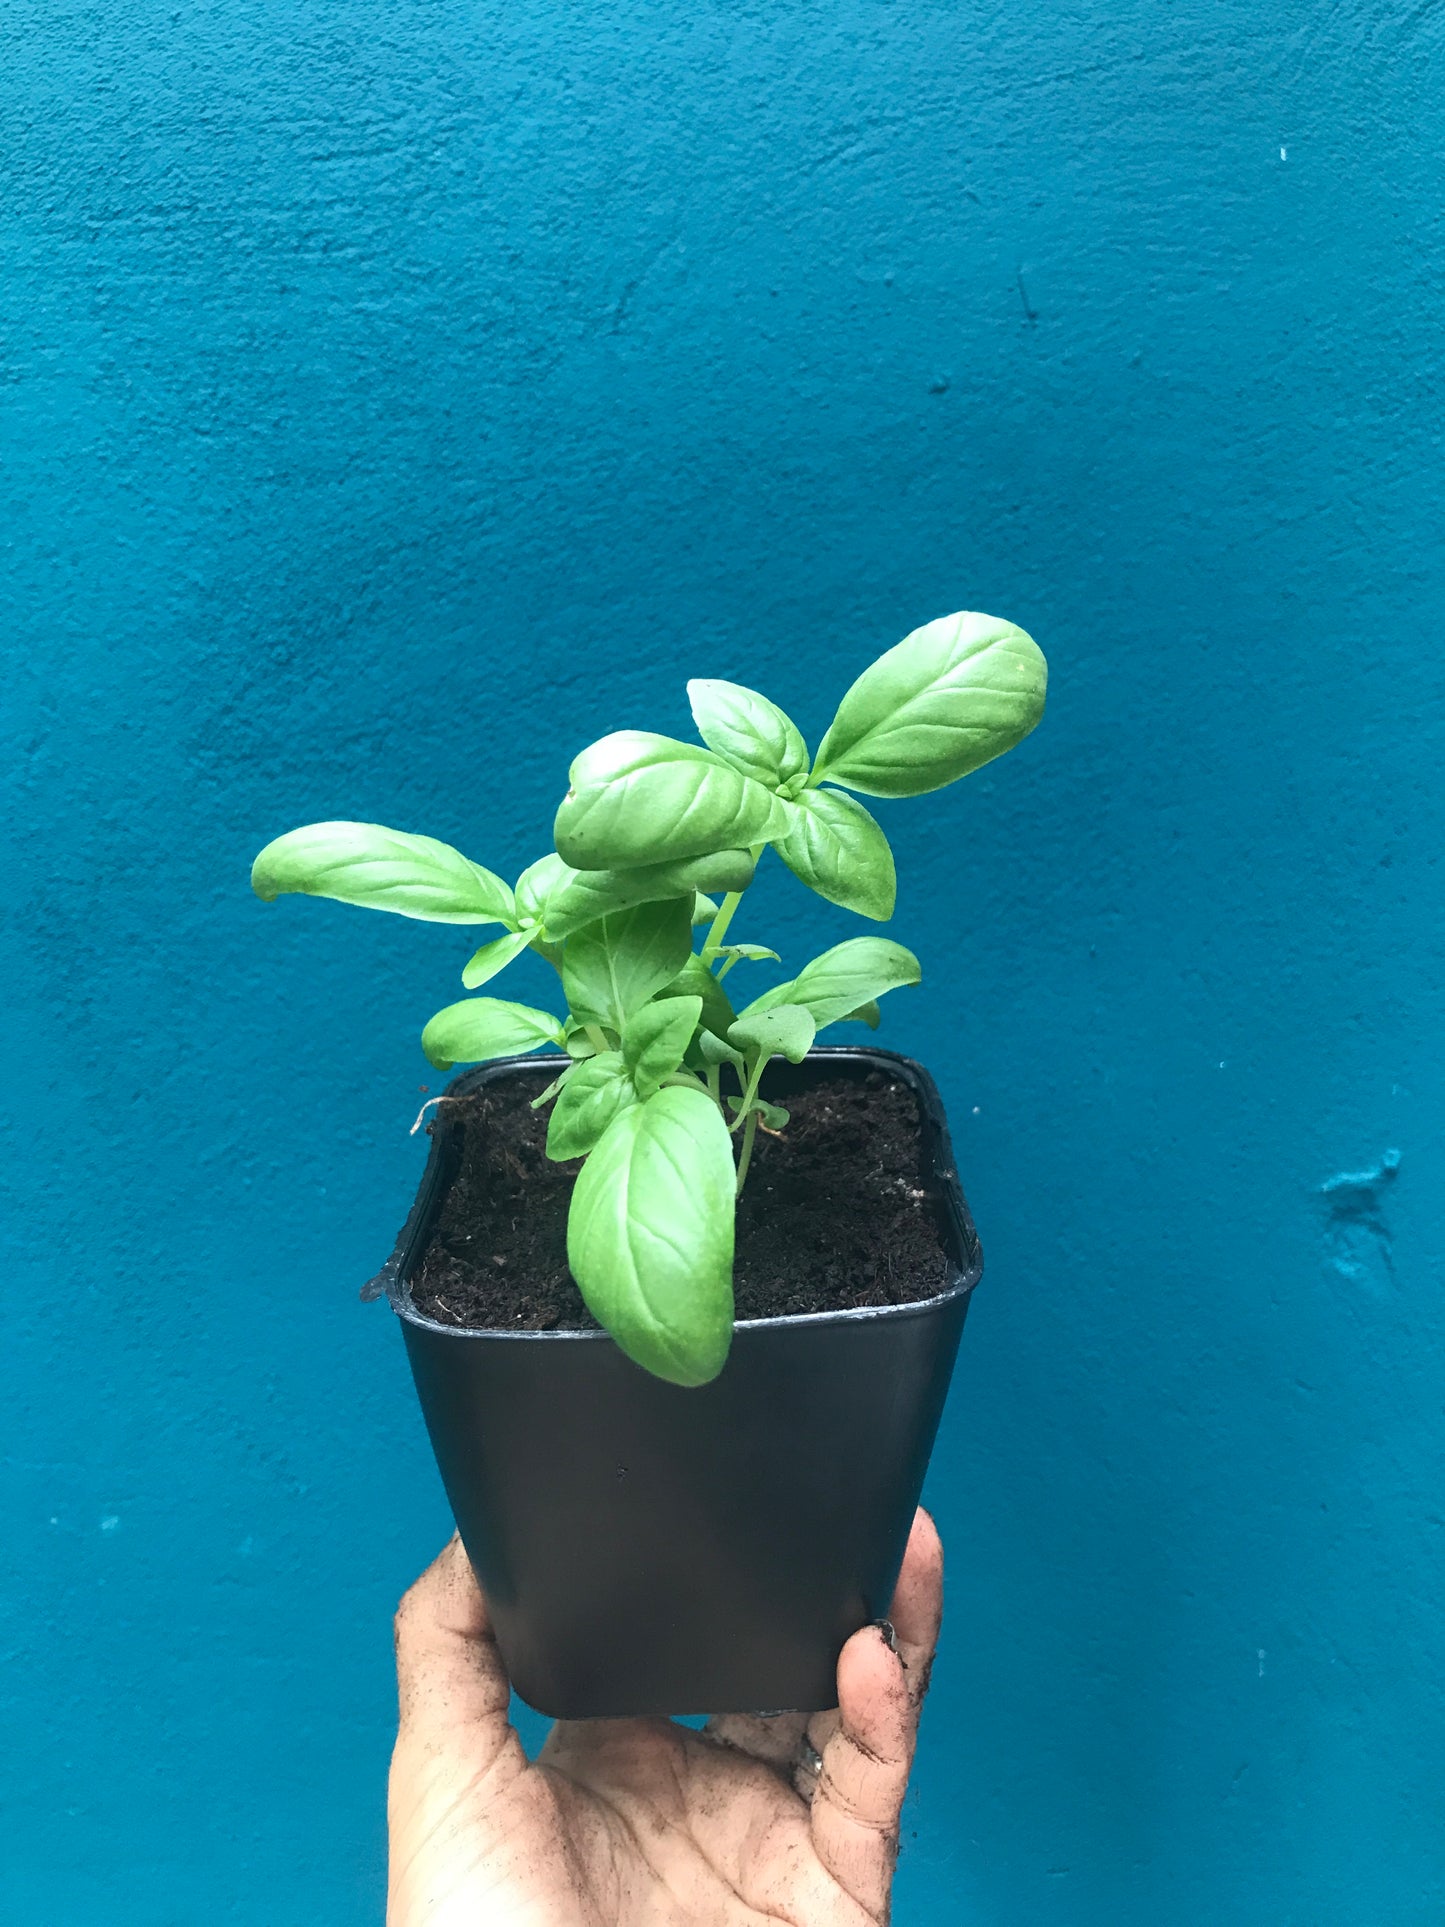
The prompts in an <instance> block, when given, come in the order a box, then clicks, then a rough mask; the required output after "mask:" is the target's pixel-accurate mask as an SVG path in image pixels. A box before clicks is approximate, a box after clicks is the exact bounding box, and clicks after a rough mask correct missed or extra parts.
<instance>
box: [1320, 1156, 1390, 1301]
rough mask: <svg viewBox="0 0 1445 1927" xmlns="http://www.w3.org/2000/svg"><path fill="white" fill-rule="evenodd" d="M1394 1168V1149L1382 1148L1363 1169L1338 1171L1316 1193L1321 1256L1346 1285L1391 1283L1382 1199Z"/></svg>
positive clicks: (1388, 1239) (1383, 1201)
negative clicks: (1322, 1215)
mask: <svg viewBox="0 0 1445 1927" xmlns="http://www.w3.org/2000/svg"><path fill="white" fill-rule="evenodd" d="M1399 1169H1400V1153H1399V1152H1398V1151H1397V1150H1393V1149H1392V1150H1388V1151H1386V1152H1384V1153H1383V1155H1382V1156H1381V1158H1380V1161H1379V1163H1378V1164H1375V1165H1373V1166H1371V1167H1370V1169H1368V1170H1365V1171H1338V1172H1336V1173H1335V1175H1334V1177H1332V1178H1326V1179H1325V1181H1324V1183H1323V1184H1322V1185H1321V1186H1320V1187H1319V1194H1320V1196H1321V1197H1322V1198H1323V1199H1324V1200H1325V1202H1326V1205H1327V1207H1328V1213H1329V1215H1328V1218H1327V1220H1326V1224H1325V1257H1326V1261H1327V1262H1328V1264H1329V1266H1330V1269H1331V1270H1332V1271H1334V1272H1336V1273H1338V1275H1339V1276H1340V1277H1341V1278H1344V1279H1346V1280H1347V1281H1348V1282H1349V1283H1350V1284H1353V1285H1359V1284H1365V1285H1372V1286H1374V1287H1375V1288H1376V1289H1382V1288H1383V1287H1384V1286H1385V1285H1386V1284H1393V1282H1394V1278H1395V1259H1394V1253H1393V1250H1392V1241H1391V1234H1390V1227H1389V1225H1388V1224H1387V1223H1386V1220H1385V1198H1386V1195H1387V1193H1388V1192H1389V1189H1390V1187H1391V1185H1392V1184H1393V1183H1394V1181H1395V1177H1396V1174H1397V1172H1398V1171H1399Z"/></svg>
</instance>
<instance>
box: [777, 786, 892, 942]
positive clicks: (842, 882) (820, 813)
mask: <svg viewBox="0 0 1445 1927" xmlns="http://www.w3.org/2000/svg"><path fill="white" fill-rule="evenodd" d="M777 851H778V855H779V856H780V857H781V858H782V859H783V861H784V863H786V864H787V866H788V868H789V869H790V870H791V871H792V873H793V875H794V876H795V877H797V879H798V881H799V882H800V883H806V884H807V886H808V888H809V889H810V890H816V891H817V893H818V895H819V896H820V897H826V898H827V900H828V902H829V903H837V904H841V905H842V907H843V908H844V909H845V910H856V911H857V912H858V914H859V916H863V917H872V918H873V919H874V920H875V921H876V922H878V923H886V922H887V920H888V918H889V917H891V916H892V915H893V904H894V900H895V898H896V896H897V894H898V879H897V876H896V875H895V873H894V869H893V852H892V850H890V849H889V847H888V838H887V837H886V836H885V835H884V834H883V831H882V830H881V829H880V827H879V826H878V824H877V823H876V822H875V821H874V820H873V818H872V817H871V816H870V815H869V813H868V811H867V810H865V809H864V807H863V805H862V804H861V803H860V802H858V800H857V799H856V798H855V797H852V796H845V795H844V794H843V792H842V791H841V790H804V792H803V794H802V795H801V796H800V797H799V798H798V799H797V802H796V803H795V804H794V805H793V811H792V826H791V828H790V829H789V831H788V834H787V835H786V836H783V837H779V838H778V842H777Z"/></svg>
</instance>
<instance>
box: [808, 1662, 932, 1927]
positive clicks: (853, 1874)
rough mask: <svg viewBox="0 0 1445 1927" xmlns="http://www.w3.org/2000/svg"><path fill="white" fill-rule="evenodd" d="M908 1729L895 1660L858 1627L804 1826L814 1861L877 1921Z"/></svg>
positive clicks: (890, 1861) (889, 1873)
mask: <svg viewBox="0 0 1445 1927" xmlns="http://www.w3.org/2000/svg"><path fill="white" fill-rule="evenodd" d="M914 1724H915V1722H914V1716H913V1706H912V1702H911V1701H910V1699H909V1696H908V1681H907V1676H906V1674H905V1673H904V1670H903V1664H902V1661H901V1659H900V1657H899V1655H898V1654H897V1653H895V1652H894V1651H893V1649H892V1647H891V1646H890V1645H889V1644H888V1642H887V1640H886V1639H885V1638H884V1635H883V1633H882V1631H881V1630H880V1629H879V1628H878V1627H877V1626H865V1627H864V1628H863V1630H862V1632H858V1633H854V1635H853V1637H852V1638H851V1639H850V1640H849V1641H848V1643H847V1645H846V1646H845V1647H844V1648H843V1651H842V1653H841V1655H840V1656H839V1660H838V1725H837V1730H836V1731H835V1732H834V1734H833V1736H832V1738H831V1739H830V1740H829V1741H828V1743H827V1745H826V1746H825V1747H824V1748H823V1749H822V1768H821V1770H820V1772H819V1774H818V1785H817V1791H816V1792H815V1794H814V1796H813V1806H812V1816H811V1824H812V1832H813V1846H814V1849H815V1850H816V1852H817V1855H818V1858H819V1859H820V1860H821V1861H822V1863H823V1865H824V1866H825V1867H826V1868H827V1869H828V1871H829V1873H831V1874H832V1876H833V1878H834V1879H835V1880H836V1881H837V1882H838V1884H839V1885H840V1886H841V1887H842V1888H843V1889H844V1891H845V1892H846V1893H848V1894H850V1895H851V1896H852V1898H853V1899H854V1900H855V1901H856V1902H857V1903H858V1905H859V1906H860V1907H862V1908H863V1909H864V1910H865V1912H867V1913H868V1914H870V1915H872V1916H873V1917H874V1918H876V1919H882V1917H883V1916H884V1914H885V1912H886V1910H887V1905H888V1891H889V1888H890V1886H891V1885H892V1881H893V1866H894V1862H895V1860H896V1859H897V1857H898V1815H899V1811H900V1809H901V1808H902V1805H903V1795H904V1792H905V1790H906V1788H907V1785H908V1769H909V1766H910V1764H911V1763H912V1757H913V1732H914Z"/></svg>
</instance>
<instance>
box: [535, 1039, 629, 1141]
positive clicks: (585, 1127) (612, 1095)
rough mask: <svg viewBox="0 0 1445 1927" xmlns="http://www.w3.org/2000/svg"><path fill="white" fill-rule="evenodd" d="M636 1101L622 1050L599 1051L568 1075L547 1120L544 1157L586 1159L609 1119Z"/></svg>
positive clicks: (607, 1124) (627, 1108) (608, 1123)
mask: <svg viewBox="0 0 1445 1927" xmlns="http://www.w3.org/2000/svg"><path fill="white" fill-rule="evenodd" d="M636 1102H637V1091H636V1088H635V1087H634V1085H633V1082H632V1073H631V1071H630V1070H629V1069H628V1067H627V1065H626V1064H625V1063H623V1061H622V1053H621V1051H615V1050H607V1051H601V1052H599V1054H598V1055H597V1056H596V1057H589V1058H587V1059H586V1061H585V1062H584V1063H581V1064H578V1065H576V1066H575V1067H574V1068H573V1069H572V1070H571V1071H569V1072H568V1073H567V1082H566V1083H565V1084H564V1085H563V1086H562V1089H561V1091H560V1092H559V1093H558V1096H557V1102H556V1104H555V1105H554V1106H553V1108H552V1115H551V1117H550V1118H548V1120H547V1155H548V1157H549V1158H553V1159H555V1160H556V1161H557V1163H559V1164H560V1163H563V1162H564V1161H565V1160H566V1159H567V1158H585V1157H586V1156H587V1154H588V1152H589V1151H591V1150H592V1149H593V1148H594V1147H595V1146H596V1144H597V1142H598V1140H599V1139H600V1138H601V1136H602V1134H603V1132H604V1131H606V1129H607V1127H608V1126H609V1125H610V1124H611V1122H612V1120H613V1119H614V1118H615V1117H617V1116H619V1115H620V1114H621V1113H622V1112H623V1111H626V1110H629V1109H630V1108H631V1107H632V1106H633V1105H634V1104H635V1103H636Z"/></svg>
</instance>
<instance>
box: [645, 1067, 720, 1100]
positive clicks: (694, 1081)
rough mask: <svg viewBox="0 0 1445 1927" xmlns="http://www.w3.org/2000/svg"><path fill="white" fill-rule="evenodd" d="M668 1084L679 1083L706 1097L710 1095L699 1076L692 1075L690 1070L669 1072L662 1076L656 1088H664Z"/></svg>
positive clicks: (685, 1088)
mask: <svg viewBox="0 0 1445 1927" xmlns="http://www.w3.org/2000/svg"><path fill="white" fill-rule="evenodd" d="M669 1084H678V1085H681V1087H682V1088H683V1089H684V1090H688V1091H701V1092H702V1093H703V1095H704V1096H706V1097H711V1096H712V1092H711V1091H710V1090H708V1087H707V1085H706V1084H704V1083H703V1081H702V1079H701V1078H700V1077H694V1076H693V1074H692V1072H691V1071H673V1072H671V1073H670V1075H668V1076H667V1077H664V1078H663V1080H662V1083H661V1084H660V1085H659V1086H658V1089H659V1090H665V1089H666V1088H667V1086H668V1085H669Z"/></svg>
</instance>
